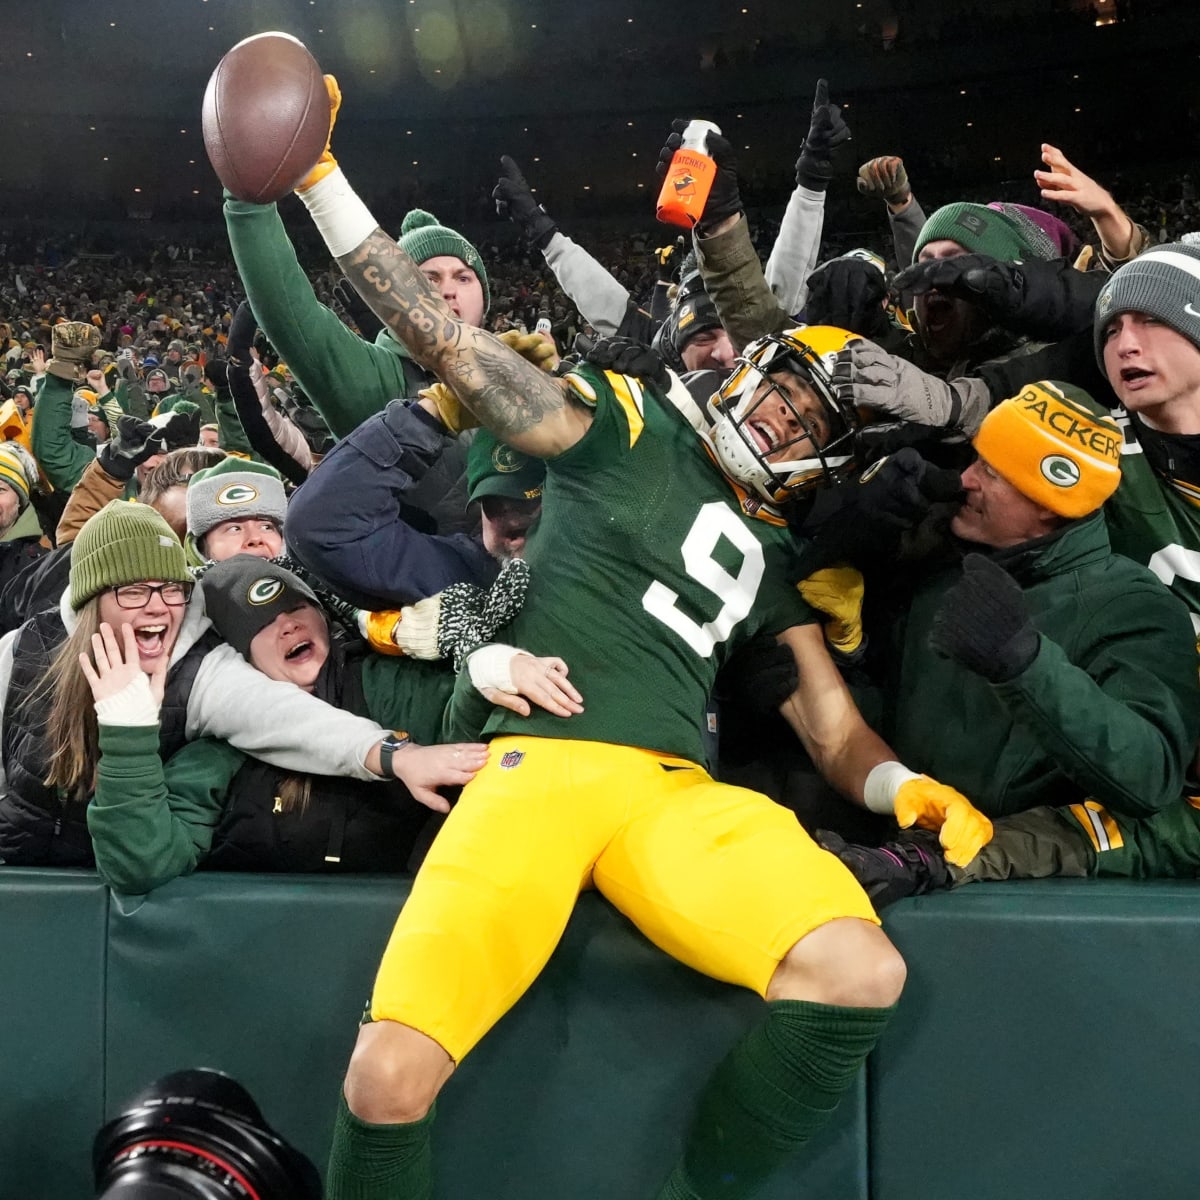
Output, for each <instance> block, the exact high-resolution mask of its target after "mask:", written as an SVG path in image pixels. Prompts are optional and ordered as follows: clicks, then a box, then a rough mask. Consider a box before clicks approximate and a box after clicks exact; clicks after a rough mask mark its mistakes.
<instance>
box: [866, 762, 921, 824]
mask: <svg viewBox="0 0 1200 1200" xmlns="http://www.w3.org/2000/svg"><path fill="white" fill-rule="evenodd" d="M920 778H921V776H920V775H918V774H917V773H916V772H915V771H910V770H909V769H908V768H907V767H906V766H905V765H904V764H903V763H899V762H896V761H895V760H894V759H893V760H892V761H891V762H881V763H878V764H877V765H875V766H874V767H872V768H871V772H870V774H869V775H868V776H867V781H866V783H864V784H863V803H864V804H865V805H866V806H867V807H868V808H869V809H870V810H871V811H872V812H874V813H893V812H895V811H896V793H897V792H898V791H899V790H900V789H901V787H903V786H904V784H906V783H907V782H908V781H909V780H910V779H920Z"/></svg>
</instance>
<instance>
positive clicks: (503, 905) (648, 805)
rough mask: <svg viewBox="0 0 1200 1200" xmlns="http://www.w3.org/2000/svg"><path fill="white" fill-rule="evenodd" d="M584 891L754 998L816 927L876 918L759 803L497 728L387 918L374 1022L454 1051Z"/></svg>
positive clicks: (667, 767) (670, 764) (637, 762)
mask: <svg viewBox="0 0 1200 1200" xmlns="http://www.w3.org/2000/svg"><path fill="white" fill-rule="evenodd" d="M590 884H594V885H595V887H596V888H597V889H598V890H599V891H600V892H602V893H603V894H604V896H605V897H607V898H608V900H609V901H610V902H611V903H612V904H613V905H614V906H615V907H616V908H617V909H618V910H619V911H620V912H622V913H624V914H625V916H627V917H628V918H629V919H630V920H631V921H632V922H633V923H634V924H635V925H636V926H637V927H638V928H639V929H640V930H641V931H642V933H644V934H645V935H646V937H648V938H649V939H650V940H651V941H652V942H654V944H655V945H656V946H659V947H660V948H661V949H663V950H665V951H666V952H667V953H668V954H670V955H672V956H673V957H674V958H677V959H679V960H680V961H681V962H683V963H686V964H687V965H688V966H690V967H694V968H695V969H696V970H697V971H702V972H703V973H704V974H706V975H710V976H712V977H713V978H715V979H721V980H725V981H727V982H729V983H736V984H741V985H742V986H743V987H747V988H750V989H752V990H753V991H756V992H758V993H759V995H764V994H765V992H766V988H767V985H768V983H769V982H770V980H771V976H772V975H773V974H774V972H775V969H776V967H777V966H778V965H779V963H780V961H781V960H782V959H783V957H784V956H785V955H786V954H787V952H788V951H789V950H790V949H791V947H792V946H793V945H794V944H795V943H796V942H797V941H799V939H800V938H802V937H803V936H804V935H805V934H807V933H810V932H811V931H812V930H814V929H816V928H817V927H818V926H821V925H823V924H825V923H826V922H827V921H831V920H833V919H835V918H837V917H859V918H861V919H862V920H864V921H871V922H872V923H875V924H878V918H877V917H876V916H875V912H874V910H873V909H872V907H871V903H870V901H869V900H868V899H867V897H866V894H865V893H864V892H863V890H862V889H861V888H860V887H859V886H858V884H857V883H856V882H855V880H854V878H853V876H851V874H850V872H849V871H848V870H847V869H846V868H845V867H844V866H843V865H842V864H841V863H840V862H839V861H838V860H837V859H836V858H835V857H834V856H833V855H832V854H827V853H826V852H825V851H824V850H822V849H820V848H819V847H818V846H817V845H816V843H815V842H814V841H813V840H812V839H811V838H810V837H809V836H808V834H807V833H805V831H804V830H803V828H802V827H801V826H800V824H799V822H798V821H797V820H796V818H795V816H794V815H793V814H792V813H791V812H790V811H788V810H787V809H785V808H782V807H781V806H780V805H778V804H775V803H774V802H773V801H771V800H769V799H768V798H767V797H766V796H763V795H760V794H759V793H757V792H752V791H748V790H746V789H745V788H737V787H731V786H729V785H727V784H722V783H717V782H716V781H714V780H713V779H712V778H711V776H709V775H708V773H707V772H705V771H704V770H702V769H701V768H700V767H698V766H696V765H695V764H694V763H690V762H687V761H685V760H683V759H676V758H670V757H666V756H663V755H660V754H655V753H652V752H650V751H646V750H638V749H634V748H631V747H628V746H614V745H609V744H607V743H603V742H581V741H566V740H563V741H560V740H551V739H545V738H522V737H506V738H497V739H496V740H494V741H493V742H492V743H491V755H490V757H489V759H488V763H487V765H486V766H485V767H484V768H483V770H481V771H480V772H479V773H478V775H476V776H475V778H474V779H473V780H472V781H471V782H470V783H469V784H468V785H467V786H466V787H465V788H464V789H463V793H462V796H461V798H460V799H459V801H458V803H457V805H455V807H454V810H453V812H451V814H450V816H449V817H448V818H447V820H446V823H445V825H444V826H443V827H442V830H441V832H440V833H439V834H438V836H437V839H436V840H435V841H434V844H433V846H432V848H431V849H430V851H429V854H428V856H427V857H426V859H425V863H424V865H423V866H422V867H421V870H420V872H419V873H418V875H417V878H416V881H415V882H414V884H413V889H412V894H411V896H410V897H409V900H408V903H407V904H405V906H404V909H403V911H402V912H401V914H400V916H399V918H398V919H397V921H396V926H395V929H394V930H393V931H392V936H391V939H390V941H389V942H388V946H387V949H386V951H385V952H384V956H383V961H382V962H381V964H380V967H379V974H378V976H377V978H376V981H375V989H374V993H373V994H372V997H371V1007H370V1015H371V1019H372V1020H377V1021H378V1020H389V1021H399V1022H401V1023H402V1024H404V1025H408V1026H410V1027H412V1028H414V1029H418V1030H420V1031H421V1032H422V1033H424V1034H426V1035H427V1036H428V1037H431V1038H433V1039H434V1041H436V1042H438V1044H439V1045H441V1046H442V1047H443V1048H444V1049H445V1050H446V1051H447V1053H448V1054H449V1055H450V1056H451V1058H453V1059H454V1060H455V1061H456V1062H457V1061H461V1060H462V1058H463V1056H464V1055H465V1054H467V1053H468V1051H470V1050H471V1048H472V1047H473V1046H475V1045H476V1043H477V1042H478V1041H479V1040H480V1038H482V1037H483V1035H484V1034H485V1033H486V1032H487V1031H488V1030H489V1029H490V1028H491V1026H492V1025H494V1024H495V1023H496V1021H498V1020H499V1019H500V1017H501V1016H503V1015H504V1013H505V1012H507V1011H508V1009H509V1008H511V1007H512V1006H513V1004H515V1003H516V1001H517V1000H518V999H519V998H520V996H521V995H522V993H523V992H524V991H525V989H526V988H527V987H528V986H529V985H530V984H531V983H532V982H533V980H534V979H535V978H536V977H537V975H538V973H539V972H540V971H541V969H542V968H543V967H544V966H545V964H546V962H547V961H548V960H549V958H550V955H551V954H552V953H553V951H554V948H555V946H556V945H557V944H558V941H559V938H560V937H561V936H562V933H563V930H564V929H565V928H566V925H567V920H568V919H569V917H570V915H571V910H572V908H573V907H574V905H575V900H576V898H577V896H578V895H579V893H580V891H581V890H582V889H583V888H585V887H587V886H589V885H590Z"/></svg>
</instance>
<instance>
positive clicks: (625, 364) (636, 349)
mask: <svg viewBox="0 0 1200 1200" xmlns="http://www.w3.org/2000/svg"><path fill="white" fill-rule="evenodd" d="M576 344H577V345H578V339H577V340H576ZM583 359H584V362H589V363H591V364H592V366H594V367H599V368H600V369H601V370H602V371H616V373H617V374H618V375H632V376H634V377H635V378H637V379H649V380H650V381H651V382H652V383H656V384H658V386H659V387H660V388H662V389H663V391H666V390H667V388H669V387H670V386H671V377H670V376H669V375H668V374H667V364H666V363H664V362H663V360H662V359H661V358H660V357H659V355H658V353H657V352H656V351H654V350H652V349H651V348H650V347H649V346H647V345H645V343H643V342H635V341H633V340H632V339H631V338H622V337H610V338H599V339H598V340H597V341H595V342H593V343H592V344H591V346H590V348H589V349H587V350H586V351H585V352H584V355H583Z"/></svg>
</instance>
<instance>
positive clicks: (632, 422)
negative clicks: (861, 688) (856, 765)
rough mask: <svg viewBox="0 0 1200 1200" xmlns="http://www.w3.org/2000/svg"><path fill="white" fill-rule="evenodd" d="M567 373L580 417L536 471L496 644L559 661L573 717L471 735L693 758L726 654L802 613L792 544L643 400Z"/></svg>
mask: <svg viewBox="0 0 1200 1200" xmlns="http://www.w3.org/2000/svg"><path fill="white" fill-rule="evenodd" d="M570 378H571V380H572V381H573V384H574V385H575V388H576V392H577V394H578V395H580V396H581V397H582V398H583V399H584V400H585V402H587V403H588V404H590V405H593V406H594V413H595V416H594V420H593V422H592V425H591V427H590V428H589V429H588V431H587V433H586V434H585V435H584V436H583V438H582V439H581V440H580V441H579V442H578V443H576V445H574V446H572V447H571V448H570V449H569V450H567V451H566V452H565V453H564V454H561V455H559V456H558V457H557V458H554V459H551V460H549V461H548V462H547V464H546V466H547V473H546V485H545V492H544V496H545V506H544V508H543V509H542V516H541V518H540V520H539V522H538V524H537V525H536V526H535V528H534V531H533V533H532V535H531V537H530V539H529V542H528V545H527V549H526V558H527V560H528V562H529V566H530V586H529V595H528V598H527V600H526V602H525V607H524V609H523V610H522V612H521V613H520V615H519V616H518V617H517V619H516V620H515V621H514V622H513V624H512V625H511V626H510V628H509V630H508V631H506V633H505V640H506V641H508V642H511V643H512V644H514V645H517V646H520V647H521V648H522V649H524V650H528V651H529V652H531V653H533V654H537V655H559V656H561V657H562V658H563V659H565V660H566V662H567V665H568V667H569V668H570V672H571V674H570V678H571V681H572V682H573V683H574V684H575V686H576V687H577V688H578V689H579V691H580V692H581V693H582V695H583V704H584V709H585V711H584V712H582V713H580V714H578V715H576V716H572V717H569V718H561V717H555V716H552V715H551V714H549V713H547V712H545V711H544V710H543V709H540V708H537V707H535V708H534V710H533V714H532V715H531V716H530V717H527V718H522V717H518V716H516V715H514V714H512V713H509V712H507V711H506V710H497V711H496V713H495V714H494V715H493V717H492V719H491V720H490V721H489V722H488V725H487V729H486V733H487V734H488V735H495V734H500V733H506V734H513V735H521V734H528V735H532V736H537V737H554V738H578V739H581V740H584V741H601V742H612V743H616V744H619V745H626V746H639V747H642V748H644V749H647V750H657V751H662V752H665V753H668V754H675V755H678V756H680V757H682V758H686V759H689V760H691V761H692V762H703V756H704V751H703V747H702V743H701V722H702V720H703V714H704V705H705V700H706V698H707V696H708V694H709V692H710V690H711V689H712V684H713V679H714V677H715V675H716V673H717V670H718V668H719V667H720V666H721V665H722V664H723V663H724V662H725V660H726V659H727V657H728V656H729V653H730V651H731V650H732V649H733V648H734V647H736V646H737V645H738V644H740V643H741V642H742V641H744V640H745V639H746V638H748V637H751V636H753V635H754V634H756V633H760V632H765V633H777V632H779V631H781V630H783V629H787V628H790V627H791V626H793V625H800V624H804V623H807V622H810V621H812V620H814V619H815V615H814V613H813V612H812V610H811V609H810V608H809V607H808V606H807V605H806V604H805V603H804V601H803V600H802V599H801V597H800V595H799V593H798V592H797V591H796V588H795V579H796V573H795V569H794V564H795V554H794V551H793V548H792V547H793V542H792V537H791V534H790V533H789V532H788V530H787V528H786V526H784V525H783V524H782V523H781V522H780V521H779V520H778V518H775V517H771V516H769V515H767V514H766V513H762V512H759V511H758V510H759V505H758V504H757V502H756V501H753V500H748V499H747V497H746V495H745V493H744V492H741V491H740V490H739V489H737V488H736V485H735V484H733V482H732V481H731V480H730V479H729V478H728V477H727V476H726V475H725V474H724V473H723V472H722V471H721V470H720V469H719V468H718V467H717V465H716V463H715V461H714V460H713V458H712V457H711V455H710V454H709V451H708V449H707V447H706V444H705V443H704V441H703V440H702V439H701V437H700V436H699V435H698V434H697V433H696V432H695V430H694V429H693V428H692V427H691V426H690V425H689V424H688V423H687V421H686V420H685V419H684V418H683V416H681V415H680V413H679V412H677V411H676V410H675V408H674V407H673V406H672V405H671V403H670V402H669V401H668V400H666V399H665V398H664V397H662V396H661V395H660V394H659V393H658V392H657V391H654V390H652V389H651V388H650V387H649V386H646V387H645V388H643V387H642V386H640V385H639V383H638V382H637V381H636V380H632V379H629V378H627V377H625V376H621V375H615V374H612V373H611V372H602V371H600V370H598V369H596V368H593V367H589V366H586V365H585V366H583V367H580V368H579V369H578V371H577V372H576V373H575V374H574V375H573V376H571V377H570ZM749 513H757V514H758V515H749Z"/></svg>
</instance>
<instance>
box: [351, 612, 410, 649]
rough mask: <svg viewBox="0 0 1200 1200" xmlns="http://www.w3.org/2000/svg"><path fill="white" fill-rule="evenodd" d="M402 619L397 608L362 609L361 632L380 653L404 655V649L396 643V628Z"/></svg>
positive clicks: (359, 624)
mask: <svg viewBox="0 0 1200 1200" xmlns="http://www.w3.org/2000/svg"><path fill="white" fill-rule="evenodd" d="M399 621H400V613H398V612H397V611H396V610H395V609H387V610H385V611H383V612H367V611H366V610H365V609H360V610H359V613H358V629H359V632H360V633H361V634H362V635H363V637H365V638H366V639H367V643H368V645H369V646H370V647H371V649H372V650H374V651H375V652H376V653H378V654H391V655H395V656H400V655H403V653H404V651H403V650H401V649H400V647H399V646H397V645H396V642H395V640H394V637H395V630H396V626H397V624H399Z"/></svg>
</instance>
